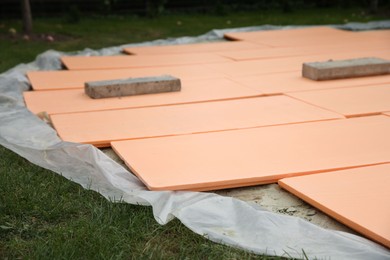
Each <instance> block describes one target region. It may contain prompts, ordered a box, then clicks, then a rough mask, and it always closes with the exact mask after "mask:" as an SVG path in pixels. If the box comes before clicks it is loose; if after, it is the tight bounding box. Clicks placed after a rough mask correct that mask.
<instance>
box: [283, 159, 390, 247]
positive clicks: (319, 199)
mask: <svg viewBox="0 0 390 260" xmlns="http://www.w3.org/2000/svg"><path fill="white" fill-rule="evenodd" d="M279 185H280V186H281V187H282V188H284V189H286V190H288V191H289V192H291V193H292V194H295V195H296V196H297V197H299V198H301V199H303V200H304V201H306V202H308V203H309V204H311V205H313V206H314V207H316V208H318V209H320V210H321V211H323V212H325V213H326V214H328V215H330V216H332V217H333V218H335V219H337V220H338V221H340V222H342V223H344V224H345V225H347V226H349V227H350V228H352V229H354V230H356V231H357V232H359V233H361V234H363V235H364V236H366V237H368V238H370V239H372V240H374V241H376V242H378V243H380V244H382V245H384V246H386V247H388V248H390V222H389V221H390V203H389V198H390V189H389V187H390V164H382V165H375V166H369V167H361V168H355V169H348V170H343V171H335V172H326V173H320V174H312V175H307V176H299V177H293V178H286V179H282V180H279Z"/></svg>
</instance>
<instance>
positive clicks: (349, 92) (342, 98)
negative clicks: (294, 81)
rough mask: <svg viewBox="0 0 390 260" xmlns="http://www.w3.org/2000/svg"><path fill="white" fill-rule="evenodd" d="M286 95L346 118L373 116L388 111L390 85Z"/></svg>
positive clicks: (389, 106) (389, 108) (389, 105)
mask: <svg viewBox="0 0 390 260" xmlns="http://www.w3.org/2000/svg"><path fill="white" fill-rule="evenodd" d="M288 95H289V96H291V97H294V98H296V99H299V100H302V101H304V102H307V103H310V104H312V105H316V106H319V107H322V108H325V109H328V110H331V111H335V112H337V113H340V114H342V115H344V116H346V117H353V116H367V115H375V114H380V113H381V112H385V111H388V110H390V84H386V85H375V86H367V87H356V88H342V89H326V90H316V91H304V92H294V93H288Z"/></svg>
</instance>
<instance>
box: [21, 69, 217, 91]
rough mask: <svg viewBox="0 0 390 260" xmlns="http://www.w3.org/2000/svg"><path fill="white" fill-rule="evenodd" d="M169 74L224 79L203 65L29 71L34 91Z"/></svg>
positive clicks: (183, 77)
mask: <svg viewBox="0 0 390 260" xmlns="http://www.w3.org/2000/svg"><path fill="white" fill-rule="evenodd" d="M164 74H169V75H171V76H175V77H178V78H180V79H181V80H193V79H209V78H216V77H222V76H223V74H222V73H219V72H216V71H214V70H212V69H210V68H205V67H204V66H203V65H183V66H172V67H158V68H136V69H112V70H59V71H29V72H28V73H27V77H28V79H29V80H30V84H31V86H32V88H33V89H34V90H54V89H74V88H84V83H85V82H88V81H99V80H111V79H122V78H129V77H149V76H158V75H164Z"/></svg>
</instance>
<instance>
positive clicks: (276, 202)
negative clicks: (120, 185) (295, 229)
mask: <svg viewBox="0 0 390 260" xmlns="http://www.w3.org/2000/svg"><path fill="white" fill-rule="evenodd" d="M102 151H103V152H104V153H105V154H106V155H107V156H109V157H110V158H111V159H113V160H114V161H116V162H118V163H119V164H121V165H122V166H124V167H126V165H125V164H124V162H123V161H122V160H121V159H120V158H119V157H118V156H117V155H116V154H115V152H114V151H113V150H112V149H111V148H106V149H102ZM126 169H128V168H127V167H126ZM212 192H214V193H216V194H219V195H222V196H229V197H233V198H236V199H240V200H243V201H247V202H252V203H256V204H258V205H260V206H262V207H263V208H265V209H267V210H269V211H272V212H275V213H279V214H284V215H290V216H295V217H299V218H302V219H305V220H307V221H309V222H311V223H313V224H316V225H318V226H320V227H323V228H327V229H332V230H339V231H345V232H349V233H353V234H355V232H354V231H353V230H351V229H350V228H348V227H347V226H345V225H343V224H341V223H340V222H338V221H336V220H335V219H333V218H331V217H329V216H327V215H326V214H324V213H322V212H321V211H319V210H317V209H316V208H314V207H312V206H310V205H309V204H307V203H306V202H304V201H303V200H301V199H299V198H297V197H296V196H294V195H292V194H290V193H289V192H287V191H285V190H283V189H282V188H280V187H279V185H278V184H267V185H259V186H252V187H244V188H234V189H225V190H218V191H212Z"/></svg>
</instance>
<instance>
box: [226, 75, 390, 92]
mask: <svg viewBox="0 0 390 260" xmlns="http://www.w3.org/2000/svg"><path fill="white" fill-rule="evenodd" d="M230 79H232V80H234V81H236V82H238V83H240V84H241V85H244V86H247V87H249V88H253V89H256V90H258V91H261V92H262V93H264V94H266V95H275V94H284V93H289V92H290V93H291V92H296V91H309V90H321V89H332V88H345V87H359V86H371V85H372V86H373V85H381V84H384V83H387V84H390V75H381V76H373V77H359V78H348V79H337V80H324V81H314V80H311V79H307V78H304V77H302V73H301V72H300V71H292V72H283V73H275V74H265V75H262V74H261V75H251V76H240V77H230Z"/></svg>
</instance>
